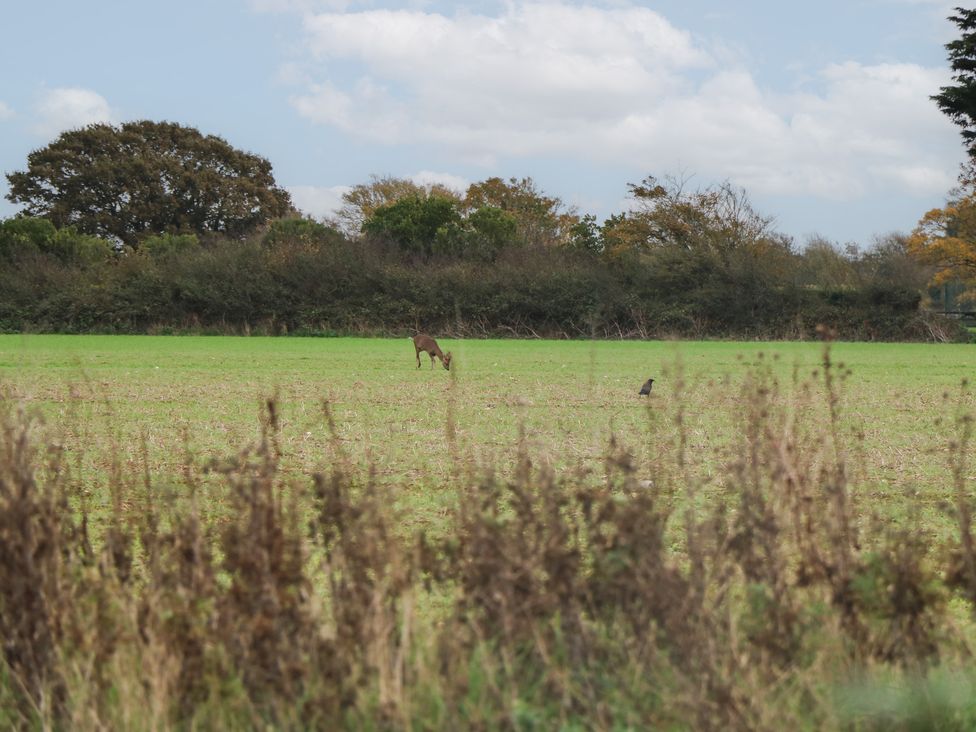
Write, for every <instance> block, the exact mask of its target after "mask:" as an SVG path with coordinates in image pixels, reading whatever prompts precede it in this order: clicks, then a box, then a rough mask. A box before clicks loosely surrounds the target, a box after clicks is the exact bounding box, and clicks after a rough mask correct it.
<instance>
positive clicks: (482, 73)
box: [292, 2, 959, 197]
mask: <svg viewBox="0 0 976 732" xmlns="http://www.w3.org/2000/svg"><path fill="white" fill-rule="evenodd" d="M304 22H305V28H306V31H307V38H306V50H307V53H308V56H309V61H310V63H312V64H315V65H316V66H317V68H318V71H319V77H318V78H319V79H320V81H318V82H317V83H309V84H307V85H306V86H305V88H304V90H303V91H302V92H300V93H297V94H295V95H294V97H293V99H292V103H293V105H294V107H295V108H296V109H297V110H298V112H299V113H300V114H301V115H303V116H305V117H307V118H308V119H310V120H313V121H315V122H319V123H322V124H325V125H329V126H331V127H334V128H336V129H339V130H341V131H343V132H346V133H349V134H352V135H355V136H358V137H361V138H364V139H368V140H371V141H376V142H382V143H387V144H402V143H426V144H436V145H438V146H440V147H441V148H443V149H445V150H447V151H449V152H450V153H451V154H452V155H454V156H456V157H457V158H459V159H463V160H467V161H471V162H477V163H481V164H486V165H492V164H493V163H494V162H495V161H497V160H499V159H500V158H511V157H521V156H526V157H529V156H531V157H541V156H560V157H564V158H565V157H577V158H586V159H589V160H593V161H597V162H600V163H611V164H625V165H631V166H635V167H640V168H643V169H645V170H647V171H648V172H654V173H662V172H668V171H674V170H690V171H692V172H695V173H698V174H700V175H702V176H705V177H708V178H729V179H730V180H732V181H733V182H736V183H738V184H740V185H744V186H746V187H747V188H749V189H750V190H756V191H757V192H775V193H796V194H814V195H818V196H822V197H848V196H856V195H859V194H861V193H863V192H865V191H868V190H878V189H879V188H880V189H882V190H883V189H886V188H890V189H897V190H901V191H909V192H914V193H929V194H930V193H933V192H942V191H944V190H946V189H947V188H948V187H950V186H951V184H952V178H953V175H954V172H955V167H956V165H957V162H958V158H959V150H958V135H957V134H956V133H955V131H954V128H953V127H952V125H951V124H950V123H949V122H948V120H947V119H946V118H945V117H944V116H943V115H942V114H941V113H940V112H939V111H938V109H937V108H936V107H935V105H934V104H933V103H932V102H931V101H930V100H929V95H931V94H933V93H935V92H936V91H937V90H938V87H939V86H940V85H942V84H944V83H945V82H946V81H947V79H948V76H947V72H945V71H943V70H941V69H927V68H923V67H921V66H917V65H913V64H878V65H862V64H857V63H839V64H835V65H831V66H829V67H827V68H825V69H823V70H822V72H821V74H820V76H819V77H818V78H817V79H815V80H814V82H813V83H814V84H815V85H816V88H815V89H808V90H805V91H801V92H791V93H782V92H775V91H772V90H769V89H764V88H761V87H760V86H759V85H758V84H757V83H756V81H755V79H754V78H753V77H752V75H751V74H750V73H749V72H748V71H747V70H745V69H744V68H741V67H739V66H738V65H737V64H736V63H735V62H734V57H733V56H731V55H730V52H729V51H728V49H720V50H715V51H713V49H710V48H706V47H704V46H703V45H702V44H701V43H699V42H697V41H696V39H695V38H694V37H692V35H691V34H689V33H687V32H685V31H683V30H681V29H679V28H676V27H675V26H673V25H672V24H671V23H670V22H668V20H667V19H666V18H664V17H663V16H662V15H660V14H659V13H656V12H654V11H652V10H649V9H647V8H643V7H637V6H633V5H627V4H620V3H618V4H615V5H614V6H612V7H597V6H587V5H582V6H580V5H570V4H563V3H557V2H509V3H506V4H505V5H504V9H503V10H501V11H500V13H499V14H498V15H496V16H489V15H483V14H473V13H467V12H464V11H459V12H457V13H456V14H455V15H452V16H448V15H443V14H439V13H433V12H421V11H407V10H400V11H390V10H364V11H360V12H345V13H342V12H325V13H320V14H317V15H316V14H309V15H306V17H305V21H304ZM730 59H731V61H730ZM349 68H352V69H354V74H353V76H352V77H349V76H343V75H342V73H341V72H340V70H341V71H344V72H346V73H347V74H348V69H349Z"/></svg>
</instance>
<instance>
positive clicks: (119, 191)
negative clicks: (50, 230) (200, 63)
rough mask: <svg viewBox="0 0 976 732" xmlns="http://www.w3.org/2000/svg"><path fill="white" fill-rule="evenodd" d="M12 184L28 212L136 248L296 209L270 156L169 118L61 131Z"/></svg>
mask: <svg viewBox="0 0 976 732" xmlns="http://www.w3.org/2000/svg"><path fill="white" fill-rule="evenodd" d="M7 180H8V181H9V182H10V192H9V193H8V194H7V198H8V199H9V200H10V201H12V202H13V203H21V204H24V207H25V208H24V213H25V214H27V215H29V216H39V217H43V218H46V219H48V220H49V221H51V223H53V224H54V225H55V226H56V227H57V228H59V229H60V228H63V227H66V226H73V227H75V229H77V231H79V232H82V233H84V234H91V235H95V236H101V237H105V238H108V239H112V240H114V241H116V242H122V243H125V244H129V245H132V246H137V245H138V243H139V242H140V241H141V240H142V239H144V238H146V237H148V236H152V235H154V234H166V233H169V234H182V233H196V234H199V233H207V232H213V233H221V234H227V235H230V236H234V237H238V236H243V235H245V234H248V233H250V232H252V231H253V230H255V229H256V228H257V227H258V226H260V225H261V224H264V223H266V222H267V221H269V220H271V219H274V218H277V217H279V216H283V215H285V214H287V213H289V212H290V211H292V205H291V199H290V197H289V195H288V192H287V191H285V190H284V189H282V188H279V187H278V186H277V185H276V184H275V180H274V176H273V175H272V173H271V163H269V162H268V161H267V160H265V159H264V158H262V157H259V156H257V155H253V154H251V153H246V152H242V151H240V150H237V149H235V148H234V147H232V146H231V145H229V144H228V143H227V142H226V141H225V140H223V139H221V138H219V137H215V136H213V135H203V134H201V133H200V132H199V131H198V130H196V129H193V128H192V127H184V126H182V125H178V124H175V123H172V122H150V121H146V120H143V121H138V122H126V123H124V124H122V125H120V126H118V127H115V126H113V125H108V124H94V125H89V126H88V127H85V128H83V129H76V130H70V131H68V132H63V133H62V134H61V135H60V136H59V137H58V139H57V140H55V141H54V142H52V143H51V144H50V145H48V146H47V147H45V148H42V149H40V150H35V151H34V152H32V153H31V154H30V155H29V156H28V158H27V170H25V171H19V172H15V173H10V174H9V175H7Z"/></svg>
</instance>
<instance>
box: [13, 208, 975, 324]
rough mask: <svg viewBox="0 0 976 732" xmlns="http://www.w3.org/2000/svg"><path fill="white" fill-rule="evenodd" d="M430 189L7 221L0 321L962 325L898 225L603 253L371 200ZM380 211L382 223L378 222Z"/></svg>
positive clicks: (574, 242)
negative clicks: (283, 203) (139, 227)
mask: <svg viewBox="0 0 976 732" xmlns="http://www.w3.org/2000/svg"><path fill="white" fill-rule="evenodd" d="M435 199H436V195H435V196H428V197H427V198H424V199H419V198H418V199H416V200H411V199H401V201H408V200H409V201H410V202H409V203H406V204H396V203H394V204H387V205H385V206H381V207H380V208H379V209H378V212H380V213H378V214H376V215H373V216H369V217H367V218H366V219H365V220H364V233H362V234H360V235H359V236H355V237H353V236H349V235H348V234H346V233H344V232H343V231H341V230H340V229H339V228H336V227H333V226H329V225H327V224H324V223H322V222H316V221H312V220H310V219H307V218H301V217H290V218H281V219H274V220H272V221H270V222H269V223H268V224H267V225H266V226H264V227H262V228H261V229H260V230H259V231H256V232H254V233H252V234H251V235H249V236H247V237H244V238H238V237H231V236H227V235H224V234H210V235H197V234H193V233H183V234H169V233H164V234H156V235H152V236H148V237H146V238H144V239H142V240H141V241H140V242H139V244H138V246H136V247H132V248H130V247H125V248H123V249H121V250H120V249H118V248H117V247H116V246H115V244H114V243H113V242H111V241H109V240H106V239H103V238H100V237H95V236H92V235H90V234H85V233H82V232H80V231H79V230H77V229H76V228H74V227H71V226H69V227H62V228H57V227H55V226H54V225H53V224H52V223H51V222H50V221H49V220H47V219H42V218H37V217H15V218H11V219H7V220H5V221H3V222H0V329H2V330H3V331H6V332H23V331H28V332H30V331H36V332H72V333H90V332H108V333H147V332H148V333H176V332H180V333H185V332H194V333H266V334H306V335H335V334H374V335H375V334H386V335H403V334H408V333H412V332H415V331H418V330H430V331H436V332H440V333H453V334H457V335H468V336H480V335H496V336H499V335H500V336H505V335H517V336H546V337H577V338H578V337H628V338H641V337H697V338H700V337H743V338H805V337H813V335H814V330H815V327H816V326H817V325H819V324H826V325H828V326H830V327H832V328H834V329H836V330H837V331H838V332H839V333H840V335H841V336H842V337H845V338H851V339H884V340H898V339H928V338H932V337H937V338H940V339H950V338H957V337H961V336H962V334H961V333H960V332H959V331H956V330H954V329H953V328H952V326H953V324H952V323H950V322H944V321H942V320H941V319H939V318H937V317H935V316H932V315H928V314H926V312H925V311H924V310H920V309H919V303H920V300H921V297H922V295H921V294H920V287H922V286H924V283H925V281H926V280H927V277H928V274H927V272H926V271H925V270H924V269H923V268H920V266H919V265H918V264H917V261H916V260H915V259H914V258H912V257H911V255H910V254H909V253H908V250H907V246H908V244H907V241H906V240H905V239H904V238H903V237H889V238H887V239H885V240H883V241H879V242H878V243H877V244H876V245H875V246H874V247H872V248H871V249H869V250H867V251H866V252H861V251H859V250H856V249H848V250H844V249H840V248H838V247H836V246H834V245H832V244H830V243H828V242H819V243H815V244H813V245H811V246H809V247H807V249H806V250H804V251H802V252H796V251H792V249H791V248H790V247H789V246H788V242H786V241H778V242H777V241H770V242H765V241H762V242H759V241H757V240H755V239H748V241H747V242H746V243H742V244H741V245H740V246H736V247H730V246H718V245H717V244H716V242H715V241H714V240H710V239H708V238H707V237H706V238H705V239H699V238H698V237H694V238H692V239H688V240H685V241H683V243H682V244H680V245H679V244H677V243H669V244H668V245H667V246H656V247H645V248H628V249H624V250H622V251H617V250H616V249H611V248H607V247H606V246H605V245H603V248H602V249H601V248H595V249H594V248H593V247H592V246H590V245H589V244H592V241H591V239H590V235H591V234H593V232H592V231H591V230H589V229H585V228H582V227H577V230H576V231H567V232H566V233H565V236H566V237H567V243H566V244H565V245H563V246H539V245H532V244H528V243H526V242H525V240H524V239H522V238H520V237H519V236H518V234H517V233H516V235H514V236H511V229H512V225H511V222H512V219H511V218H508V217H507V216H508V215H507V214H505V215H503V214H504V210H503V209H497V210H494V209H492V208H479V209H477V211H486V210H487V211H489V212H490V213H489V214H487V215H485V214H483V216H484V218H485V219H489V216H490V217H494V219H493V220H494V221H495V223H498V222H499V221H500V222H503V225H499V226H498V229H499V230H501V232H502V234H504V236H502V235H501V234H499V233H498V231H497V230H493V229H490V228H489V227H488V226H487V225H484V224H483V223H481V220H480V218H479V217H477V216H476V215H475V214H472V215H471V216H468V217H462V218H457V216H459V214H457V212H456V211H455V213H454V214H453V215H452V217H451V219H450V221H449V224H448V225H447V226H441V227H439V228H438V229H437V233H436V234H435V236H434V237H433V238H432V239H431V238H423V237H414V235H413V234H414V228H413V227H414V226H416V227H423V226H426V225H428V224H429V222H427V221H426V220H425V219H424V217H422V216H421V217H411V216H406V215H404V216H400V215H398V214H397V215H393V214H389V213H388V212H389V211H391V210H397V211H399V212H400V213H403V209H406V208H411V207H416V206H417V205H418V201H420V202H421V203H422V204H423V206H421V208H424V207H425V206H426V205H427V203H428V202H430V201H431V200H435ZM398 205H399V206H400V208H399V209H397V208H396V207H397V206H398ZM432 208H433V210H435V211H440V210H442V209H445V208H449V207H446V206H445V204H444V202H443V201H439V202H436V205H434V206H432ZM493 211H494V212H493ZM383 212H387V213H385V214H384V213H383ZM476 213H477V212H476ZM384 216H388V217H389V220H390V221H392V222H394V223H395V224H396V226H392V227H391V228H382V227H380V223H382V222H384V221H387V219H386V218H384ZM472 218H474V219H475V221H474V222H471V219H472ZM631 223H632V225H633V226H636V223H633V222H631ZM408 224H409V225H408ZM521 225H525V226H527V225H528V224H526V223H525V222H522V224H521ZM518 226H519V225H518V224H517V225H516V226H515V229H516V232H517V231H518ZM570 228H571V229H572V228H574V227H570ZM374 229H375V230H374ZM703 231H705V232H708V231H709V230H708V228H707V227H705V229H703ZM581 232H582V233H581ZM496 235H497V236H496ZM603 235H604V234H603V232H598V234H597V236H598V238H599V239H600V240H601V241H602V237H603ZM428 242H429V243H430V251H427V250H425V249H424V246H426V243H428ZM418 244H421V245H423V246H421V247H420V248H419V249H418ZM442 246H443V248H441V247H442ZM777 247H778V248H777Z"/></svg>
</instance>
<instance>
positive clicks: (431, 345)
mask: <svg viewBox="0 0 976 732" xmlns="http://www.w3.org/2000/svg"><path fill="white" fill-rule="evenodd" d="M413 347H414V350H415V351H416V352H417V368H418V369H419V368H420V352H421V351H423V352H424V353H426V354H427V355H429V356H430V367H431V368H434V357H435V356H436V357H437V358H439V359H440V360H441V363H442V364H444V368H445V369H447V370H448V371H450V370H451V352H450V351H448V352H447V353H444V352H443V351H442V350H441V347H440V346H438V345H437V341H435V340H434V339H433V338H431V337H430V336H429V335H424V334H423V333H421V334H420V335H415V336H414V337H413Z"/></svg>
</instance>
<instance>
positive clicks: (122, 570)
mask: <svg viewBox="0 0 976 732" xmlns="http://www.w3.org/2000/svg"><path fill="white" fill-rule="evenodd" d="M441 345H442V347H444V348H445V350H447V349H450V350H452V351H453V353H454V358H455V360H454V364H455V367H454V368H452V370H451V371H450V372H447V371H445V370H443V369H442V368H440V366H438V367H437V368H435V369H433V370H431V369H430V367H429V362H427V361H425V362H424V363H423V365H422V368H420V369H417V368H416V365H415V361H414V353H413V347H412V344H411V343H410V341H409V340H408V339H406V338H402V339H298V338H278V339H272V338H224V337H121V336H115V337H82V336H77V337H72V336H27V335H25V336H0V393H2V395H3V397H4V398H3V399H0V634H2V635H3V637H4V639H5V646H4V649H5V650H4V654H3V656H2V657H0V660H2V663H0V727H4V728H8V727H9V728H23V729H28V728H30V729H34V728H48V727H50V728H60V727H62V726H64V727H66V728H79V729H111V728H119V729H122V728H124V729H143V728H144V729H168V728H177V729H217V728H221V729H223V728H227V729H267V728H276V729H277V728H281V729H310V728H316V729H318V728H321V729H326V728H328V729H333V728H335V729H339V728H342V729H486V730H490V729H498V730H507V729H530V728H532V729H556V728H561V729H749V730H753V729H757V730H758V729H764V730H776V729H783V728H792V727H796V728H797V729H960V730H962V729H972V728H973V725H974V724H976V709H974V708H973V707H972V704H971V703H970V702H968V701H967V700H969V699H972V698H973V694H974V693H976V674H974V673H973V670H972V657H973V652H974V649H976V623H974V621H973V618H974V617H976V611H974V608H976V541H974V540H973V538H972V532H971V528H970V527H971V520H972V517H973V515H974V514H976V504H974V501H973V491H972V485H973V481H972V478H973V476H972V471H973V467H972V460H971V458H970V457H969V455H968V452H971V446H972V435H971V431H972V422H971V415H972V414H973V413H974V412H976V409H974V407H976V401H974V397H973V393H972V391H971V389H970V388H969V387H968V386H963V385H962V383H963V382H964V381H965V380H966V379H967V378H968V377H969V375H970V371H971V370H972V364H973V363H974V359H973V356H974V353H976V352H974V350H973V349H974V347H973V346H948V345H939V346H934V345H929V346H927V345H917V344H911V345H893V344H892V345H883V344H850V343H837V344H833V345H832V346H831V348H830V349H829V350H827V349H825V348H824V346H823V345H822V344H816V343H762V344H759V343H724V342H706V343H675V342H565V341H488V340H483V341H479V340H470V341H467V340H466V341H449V340H447V339H444V340H443V341H442V342H441ZM649 376H653V377H654V378H655V379H656V381H655V385H654V392H653V394H652V395H651V398H650V399H640V398H638V395H637V391H638V389H639V387H640V385H641V384H642V382H643V381H644V380H645V379H646V378H647V377H649ZM269 399H272V400H273V402H274V404H275V405H276V406H275V410H276V412H277V415H278V418H277V424H278V430H277V431H276V432H274V433H273V434H274V439H273V440H271V441H264V442H261V435H262V425H263V424H268V423H269V420H267V419H266V418H265V419H264V421H262V419H263V417H262V415H263V414H266V413H267V407H266V405H267V404H268V400H269ZM326 405H327V407H326ZM21 410H24V413H25V414H26V415H31V416H30V417H28V418H26V419H25V416H24V414H18V412H19V411H21ZM327 413H328V415H330V416H331V418H332V419H333V420H334V425H335V432H333V431H332V428H330V426H329V419H330V416H327ZM965 415H970V416H969V417H968V418H967V417H965ZM32 418H33V419H34V421H33V422H31V419H32ZM967 419H969V420H970V421H967ZM30 423H32V424H34V425H35V426H34V427H29V426H27V425H28V424H30ZM967 429H968V430H969V431H970V434H969V436H968V437H967V436H966V430H967ZM960 437H962V438H963V440H962V441H961V442H960ZM967 440H968V441H967ZM953 441H955V446H953ZM258 443H260V446H259V447H256V448H255V449H253V450H252V451H251V452H243V451H244V450H246V449H247V448H248V447H249V446H255V445H256V444H258ZM963 457H965V458H969V459H968V462H967V461H966V460H964V459H962V458H963ZM61 458H64V459H63V461H62V460H61ZM954 459H955V460H956V461H957V462H956V468H955V469H954V470H953V468H952V466H951V462H952V460H954ZM530 463H531V464H530ZM491 472H494V474H495V476H496V477H500V478H501V479H500V480H499V479H494V480H493V479H491V477H490V475H489V474H490V473H491ZM312 474H319V475H315V476H314V477H311V479H310V476H311V475H312ZM80 508H84V509H85V510H84V511H81V510H79V509H80Z"/></svg>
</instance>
